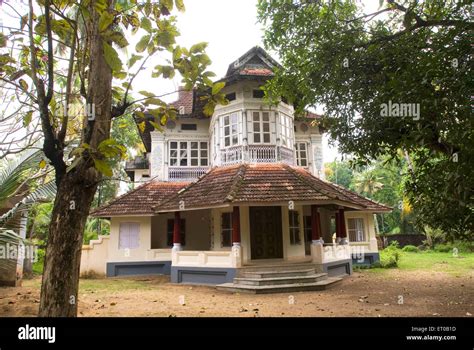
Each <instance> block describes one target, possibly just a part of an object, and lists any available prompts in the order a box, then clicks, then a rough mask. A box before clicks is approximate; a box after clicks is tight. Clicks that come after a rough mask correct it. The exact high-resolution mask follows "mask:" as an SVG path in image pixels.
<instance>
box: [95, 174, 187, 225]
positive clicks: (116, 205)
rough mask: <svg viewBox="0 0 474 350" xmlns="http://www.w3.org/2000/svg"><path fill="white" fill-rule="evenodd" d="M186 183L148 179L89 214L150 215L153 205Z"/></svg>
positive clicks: (104, 215)
mask: <svg viewBox="0 0 474 350" xmlns="http://www.w3.org/2000/svg"><path fill="white" fill-rule="evenodd" d="M187 184H189V183H188V182H159V181H150V182H147V183H145V184H143V185H141V186H139V187H137V188H136V189H134V190H132V191H130V192H127V193H125V194H124V195H122V196H120V197H117V198H115V199H114V200H112V201H111V202H110V203H108V204H106V205H104V206H102V207H100V208H97V209H96V210H94V211H93V212H91V215H92V216H95V217H109V216H118V215H122V216H127V215H152V214H153V206H155V205H157V204H160V203H161V202H162V201H163V200H164V199H165V198H168V197H170V196H171V195H173V194H175V193H177V192H178V191H179V190H180V189H181V188H183V187H184V186H186V185H187Z"/></svg>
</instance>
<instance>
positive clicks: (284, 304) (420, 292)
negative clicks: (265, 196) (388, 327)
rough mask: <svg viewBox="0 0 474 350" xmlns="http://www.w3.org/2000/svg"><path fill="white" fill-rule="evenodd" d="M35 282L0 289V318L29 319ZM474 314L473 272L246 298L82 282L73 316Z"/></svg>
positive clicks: (367, 280) (156, 284) (386, 277)
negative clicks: (21, 317)
mask: <svg viewBox="0 0 474 350" xmlns="http://www.w3.org/2000/svg"><path fill="white" fill-rule="evenodd" d="M39 285H40V279H39V278H36V279H34V280H29V281H25V282H24V285H23V287H16V288H11V287H10V288H7V287H5V288H0V316H35V315H36V313H37V310H38V305H39ZM472 314H474V276H473V275H472V274H468V275H464V276H461V277H455V276H453V275H449V274H445V273H441V272H427V271H413V272H407V271H403V272H400V271H398V270H391V271H387V272H385V273H383V274H381V273H373V272H370V271H362V272H356V273H354V274H353V275H352V276H350V277H346V278H345V279H344V280H343V281H342V282H340V283H339V284H337V285H334V286H332V287H331V288H329V289H328V290H325V291H318V292H298V293H281V294H267V295H252V294H239V293H233V294H232V293H227V292H221V291H217V290H216V289H215V288H213V287H204V286H190V285H174V284H171V283H169V280H168V278H167V277H164V276H162V277H153V278H144V277H141V278H134V279H126V280H124V279H96V280H81V288H80V292H79V315H80V316H161V317H163V316H164V317H169V316H178V317H179V316H194V317H195V316H198V317H199V316H244V317H256V316H261V317H264V316H270V317H281V316H283V317H285V316H303V317H304V316H324V317H331V316H373V317H374V316H375V317H377V316H422V317H423V316H440V317H443V316H464V317H471V316H472Z"/></svg>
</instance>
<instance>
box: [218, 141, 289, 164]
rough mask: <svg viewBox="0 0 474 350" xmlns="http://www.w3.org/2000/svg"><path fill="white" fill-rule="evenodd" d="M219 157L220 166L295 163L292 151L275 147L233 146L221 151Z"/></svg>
mask: <svg viewBox="0 0 474 350" xmlns="http://www.w3.org/2000/svg"><path fill="white" fill-rule="evenodd" d="M220 155H221V164H222V165H231V164H238V163H242V162H249V163H276V162H283V163H287V164H290V165H293V164H294V162H295V157H294V151H293V150H292V149H289V148H286V147H279V146H275V145H249V146H233V147H228V148H225V149H222V150H221V152H220Z"/></svg>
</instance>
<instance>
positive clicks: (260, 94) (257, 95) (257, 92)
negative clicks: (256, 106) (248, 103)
mask: <svg viewBox="0 0 474 350" xmlns="http://www.w3.org/2000/svg"><path fill="white" fill-rule="evenodd" d="M252 96H253V98H263V97H264V96H265V92H264V91H263V90H260V89H258V90H253V91H252Z"/></svg>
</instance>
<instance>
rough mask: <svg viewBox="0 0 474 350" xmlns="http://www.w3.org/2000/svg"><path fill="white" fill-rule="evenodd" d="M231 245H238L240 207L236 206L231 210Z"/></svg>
mask: <svg viewBox="0 0 474 350" xmlns="http://www.w3.org/2000/svg"><path fill="white" fill-rule="evenodd" d="M232 245H234V246H240V209H239V207H237V206H235V207H234V208H233V211H232Z"/></svg>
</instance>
